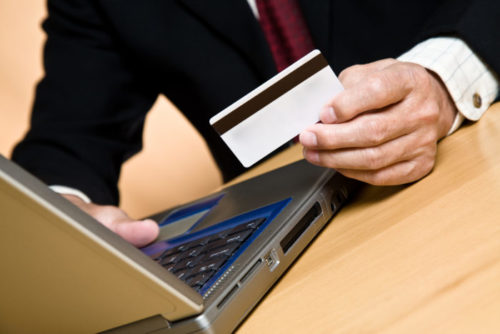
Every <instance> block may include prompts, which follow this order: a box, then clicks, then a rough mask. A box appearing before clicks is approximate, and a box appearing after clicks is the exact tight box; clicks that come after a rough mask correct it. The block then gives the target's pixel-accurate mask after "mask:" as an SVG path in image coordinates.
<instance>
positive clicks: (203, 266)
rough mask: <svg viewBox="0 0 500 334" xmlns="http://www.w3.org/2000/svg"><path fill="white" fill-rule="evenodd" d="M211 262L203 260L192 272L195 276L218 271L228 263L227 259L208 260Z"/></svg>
mask: <svg viewBox="0 0 500 334" xmlns="http://www.w3.org/2000/svg"><path fill="white" fill-rule="evenodd" d="M208 260H209V261H206V262H205V261H204V260H202V261H201V263H200V264H198V265H197V266H196V267H194V268H193V269H192V270H191V272H192V273H193V274H197V273H201V272H204V271H207V270H218V269H219V268H220V267H222V265H223V264H224V263H226V261H227V257H220V258H208Z"/></svg>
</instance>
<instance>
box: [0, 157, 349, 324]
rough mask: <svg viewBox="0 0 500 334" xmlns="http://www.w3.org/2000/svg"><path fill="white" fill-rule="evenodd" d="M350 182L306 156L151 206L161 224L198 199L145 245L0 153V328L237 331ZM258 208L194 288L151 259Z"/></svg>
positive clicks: (338, 202)
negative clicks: (234, 252)
mask: <svg viewBox="0 0 500 334" xmlns="http://www.w3.org/2000/svg"><path fill="white" fill-rule="evenodd" d="M355 184H356V183H353V181H352V180H348V179H346V178H344V177H342V175H340V174H338V173H336V172H334V171H332V170H329V169H323V168H319V167H316V166H312V165H310V164H308V163H307V162H305V161H299V162H296V163H293V164H291V165H288V166H285V167H283V168H280V169H278V170H275V171H272V172H269V173H266V174H264V175H261V176H258V177H256V178H253V179H250V180H247V181H245V182H242V183H239V184H236V185H233V186H231V187H228V188H226V189H223V190H221V191H220V192H217V193H215V194H212V195H209V196H207V197H206V198H203V199H200V200H198V201H195V202H194V203H191V204H187V205H184V206H181V207H179V208H176V209H174V210H170V211H168V212H165V213H161V214H159V215H156V216H155V218H156V220H157V221H158V222H159V223H160V224H163V223H164V222H168V221H170V222H176V221H178V220H177V219H173V220H172V219H171V218H172V217H174V218H175V217H177V218H179V217H181V218H182V217H186V216H189V214H188V215H186V214H185V213H186V210H185V209H186V208H187V209H189V208H193V207H198V208H199V205H200V204H203V205H202V209H201V210H199V211H196V210H195V211H196V212H194V213H193V212H191V213H193V215H194V217H195V218H196V217H197V218H196V219H194V220H192V221H194V223H193V224H192V225H190V226H189V228H187V229H186V228H179V226H180V225H178V226H176V227H175V228H172V229H170V230H168V228H167V230H168V231H165V234H164V235H163V236H162V238H163V239H165V240H166V241H165V240H161V239H160V240H158V242H156V243H154V244H153V245H151V246H150V247H147V248H146V249H143V251H141V250H138V249H136V248H135V247H133V246H131V245H130V244H128V243H127V242H126V241H124V240H122V239H121V238H120V237H119V236H117V235H115V234H114V233H113V232H111V231H109V230H108V229H107V228H105V227H104V226H102V225H101V224H99V223H98V222H96V221H95V220H94V219H92V218H91V217H89V216H88V215H86V214H85V213H83V212H82V211H81V210H79V209H78V208H76V207H75V206H73V205H72V204H71V203H69V202H68V201H66V200H65V199H64V198H62V197H61V196H59V195H58V194H55V193H53V192H52V191H51V190H50V189H49V188H47V187H46V186H45V185H44V184H42V183H41V182H40V181H38V180H37V179H36V178H34V177H33V176H31V175H30V174H28V173H26V172H25V171H23V170H22V169H21V168H19V167H18V166H16V165H15V164H14V163H12V162H10V161H8V160H6V159H5V158H3V157H0V209H1V210H2V212H3V217H4V218H3V223H2V224H1V225H0V226H1V227H0V229H1V230H0V234H1V237H0V238H1V239H0V241H1V242H0V251H1V252H2V253H1V254H2V255H1V256H2V258H3V260H2V263H3V264H4V268H3V270H2V271H3V272H5V274H4V275H3V277H2V279H1V280H0V282H1V284H0V294H1V295H2V296H4V297H3V303H1V304H0V305H1V306H0V331H2V332H4V331H5V332H11V331H14V332H27V333H31V332H36V333H44V332H50V333H52V332H71V333H77V332H82V333H89V332H100V331H105V330H108V329H112V330H111V331H110V332H113V333H122V332H123V333H131V332H133V333H135V332H138V333H143V332H152V331H154V332H155V333H191V332H193V333H194V332H196V333H214V332H230V331H232V330H234V328H236V326H237V325H238V324H239V323H240V322H241V321H242V320H243V319H244V317H245V316H246V315H248V313H249V312H250V311H251V309H252V308H253V307H255V305H256V304H257V303H258V301H259V300H260V299H261V298H262V297H263V296H264V295H265V293H266V292H267V291H268V290H269V289H270V288H271V287H272V285H273V284H274V283H275V282H276V281H277V280H278V279H279V277H280V276H281V275H283V273H284V272H285V271H286V269H287V268H288V267H289V266H290V265H291V264H292V263H293V261H294V260H295V259H296V257H297V256H298V255H299V254H300V253H301V251H302V250H303V249H304V248H305V247H306V246H307V244H308V243H309V242H310V241H311V240H312V239H313V238H314V237H315V235H316V234H317V233H318V232H319V231H320V230H321V228H322V227H323V226H324V224H326V223H327V222H328V221H329V220H330V218H331V217H332V215H334V214H335V213H336V212H337V211H338V209H339V208H340V207H341V206H342V205H343V203H344V202H345V200H346V198H347V197H348V194H349V193H350V192H351V190H352V189H353V188H354V186H355ZM207 203H208V204H207ZM207 205H208V206H207ZM188 211H189V210H188ZM200 213H201V214H200ZM263 217H264V218H265V219H264V221H265V223H262V225H261V227H259V229H258V231H259V233H258V234H257V235H255V236H254V237H252V238H253V239H252V240H251V242H248V243H246V244H245V245H244V247H243V246H242V248H241V249H240V252H239V254H238V256H237V257H235V258H231V259H232V260H231V261H230V262H228V263H226V264H225V267H224V270H223V271H221V272H219V273H218V276H216V277H215V278H213V279H212V281H211V282H209V283H210V284H207V285H204V286H201V287H199V289H197V290H194V289H192V288H190V287H189V286H188V285H187V284H185V283H183V282H182V281H181V280H180V279H178V278H177V277H175V275H173V274H172V273H170V272H169V271H168V270H165V268H163V267H162V266H160V265H158V263H155V262H154V261H153V260H152V258H154V257H155V256H156V255H154V253H157V251H156V250H155V249H154V248H155V247H160V248H159V250H160V251H163V248H162V247H164V246H165V244H167V246H168V243H170V242H171V239H169V238H170V237H171V236H172V235H177V239H175V240H177V241H178V239H183V238H184V239H186V238H187V239H189V238H193V237H194V236H199V235H203V234H206V233H207V231H212V232H213V231H215V232H217V231H219V230H220V229H221V228H222V227H223V226H226V227H227V226H229V227H235V226H236V225H238V224H239V223H240V222H241V221H243V222H244V220H245V219H253V218H263ZM169 219H170V220H169ZM181 221H182V220H181ZM166 225H169V224H166ZM181 225H184V224H181ZM172 226H173V225H172ZM162 229H163V227H162ZM243 248H244V249H243ZM151 249H153V251H150V250H151Z"/></svg>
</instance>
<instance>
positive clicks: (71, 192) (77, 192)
mask: <svg viewBox="0 0 500 334" xmlns="http://www.w3.org/2000/svg"><path fill="white" fill-rule="evenodd" d="M49 188H50V189H52V191H55V192H56V193H58V194H61V195H62V194H66V195H73V196H76V197H79V198H80V199H81V200H82V201H84V202H85V203H91V202H92V201H91V200H90V198H89V197H88V196H87V195H85V194H84V193H83V192H81V191H80V190H78V189H74V188H71V187H66V186H60V185H53V186H49Z"/></svg>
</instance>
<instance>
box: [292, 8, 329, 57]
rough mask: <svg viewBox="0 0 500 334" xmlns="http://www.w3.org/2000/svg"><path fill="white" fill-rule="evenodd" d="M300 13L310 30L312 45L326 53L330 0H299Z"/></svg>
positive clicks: (327, 49)
mask: <svg viewBox="0 0 500 334" xmlns="http://www.w3.org/2000/svg"><path fill="white" fill-rule="evenodd" d="M299 4H300V8H301V9H302V14H303V15H304V18H305V20H306V22H307V25H308V27H309V31H310V32H311V36H312V39H313V41H314V46H315V47H316V48H317V49H319V50H321V52H322V53H324V54H325V55H328V54H329V53H330V52H331V51H332V50H330V48H329V44H330V43H329V40H330V34H331V25H330V7H331V4H330V0H299Z"/></svg>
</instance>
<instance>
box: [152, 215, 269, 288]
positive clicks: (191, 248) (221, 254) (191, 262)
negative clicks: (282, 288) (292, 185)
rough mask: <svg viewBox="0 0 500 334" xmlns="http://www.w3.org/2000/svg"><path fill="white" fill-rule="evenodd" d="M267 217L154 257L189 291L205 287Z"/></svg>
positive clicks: (192, 241) (199, 239) (179, 246)
mask: <svg viewBox="0 0 500 334" xmlns="http://www.w3.org/2000/svg"><path fill="white" fill-rule="evenodd" d="M265 220H266V218H258V219H254V220H251V221H249V222H246V223H243V224H239V225H237V226H234V227H230V228H228V229H227V230H224V231H221V232H218V233H215V234H212V235H208V236H205V237H201V238H198V239H195V240H189V241H188V242H186V243H184V244H181V245H178V246H175V247H173V248H169V249H167V250H165V251H164V252H163V253H162V254H161V255H160V256H158V257H156V258H155V261H157V262H158V263H159V264H161V265H162V266H163V267H164V268H166V269H167V270H168V271H170V272H171V273H173V274H174V275H176V276H177V277H178V278H180V279H181V280H183V281H184V282H185V283H187V284H188V285H190V286H191V287H192V288H194V289H196V290H198V291H201V290H202V289H203V287H204V285H205V284H206V283H207V282H208V281H209V280H210V279H211V278H212V277H213V276H214V275H215V274H216V273H217V271H218V270H219V269H220V268H221V267H222V266H224V264H225V263H226V262H227V261H228V260H229V259H230V258H231V257H232V255H233V254H234V253H235V252H236V251H237V250H238V249H239V248H240V247H241V246H242V245H243V243H244V242H245V241H246V240H248V239H249V238H250V237H251V236H252V234H253V233H255V232H256V231H257V229H258V227H259V226H260V225H261V224H262V223H263V222H264V221H265Z"/></svg>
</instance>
